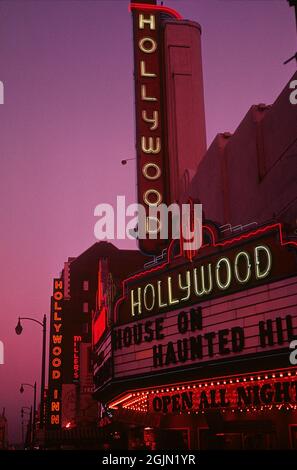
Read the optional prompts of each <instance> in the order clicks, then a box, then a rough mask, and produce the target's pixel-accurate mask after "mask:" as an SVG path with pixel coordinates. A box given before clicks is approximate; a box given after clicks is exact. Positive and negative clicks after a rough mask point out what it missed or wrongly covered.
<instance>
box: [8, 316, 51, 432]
mask: <svg viewBox="0 0 297 470" xmlns="http://www.w3.org/2000/svg"><path fill="white" fill-rule="evenodd" d="M21 320H30V321H34V322H35V323H38V325H40V326H42V360H41V382H40V428H43V426H44V387H45V352H46V351H45V349H46V315H43V320H42V322H40V321H38V320H35V318H30V317H19V321H18V323H17V326H16V327H15V332H16V334H17V335H20V334H21V333H22V331H23V327H22V324H21Z"/></svg>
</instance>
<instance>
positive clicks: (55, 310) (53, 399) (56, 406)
mask: <svg viewBox="0 0 297 470" xmlns="http://www.w3.org/2000/svg"><path fill="white" fill-rule="evenodd" d="M63 284H64V283H63V280H62V279H54V289H53V296H52V298H51V326H50V341H49V387H48V389H49V395H48V408H49V409H48V413H47V415H48V428H49V429H55V428H59V427H60V426H61V404H62V403H61V402H62V400H61V398H62V366H63V364H62V352H63V298H64V286H63Z"/></svg>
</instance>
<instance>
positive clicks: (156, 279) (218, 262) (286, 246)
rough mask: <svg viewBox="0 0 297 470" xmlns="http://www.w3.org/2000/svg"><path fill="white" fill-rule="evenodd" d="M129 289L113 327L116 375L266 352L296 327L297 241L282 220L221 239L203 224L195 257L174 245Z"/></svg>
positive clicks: (296, 330) (291, 335)
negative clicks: (189, 258)
mask: <svg viewBox="0 0 297 470" xmlns="http://www.w3.org/2000/svg"><path fill="white" fill-rule="evenodd" d="M123 292H124V295H123V297H122V299H120V301H119V302H118V310H117V326H116V327H115V328H114V329H113V332H112V345H113V364H114V376H115V377H116V378H118V379H120V378H124V377H129V376H130V377H132V376H135V375H139V376H143V377H144V376H148V375H149V374H152V373H154V372H157V371H162V370H166V371H169V370H170V369H174V370H176V369H181V368H184V367H185V366H187V365H190V366H191V367H193V366H195V365H199V364H201V363H205V362H208V363H209V362H211V361H218V360H220V359H225V358H233V357H242V356H248V355H254V354H261V353H265V354H266V353H267V351H273V350H275V349H279V348H281V347H289V343H290V341H291V340H292V339H293V338H294V337H295V335H296V334H297V262H296V242H295V241H293V240H286V239H285V237H284V235H283V232H282V228H281V226H280V225H279V224H274V225H270V226H266V227H262V228H261V229H258V230H256V231H253V232H249V233H245V234H242V235H241V236H238V237H236V238H230V239H227V240H226V239H225V240H222V241H220V239H219V236H218V233H217V234H216V233H215V230H214V227H212V226H210V225H209V226H205V227H204V246H203V248H202V249H201V250H200V253H199V254H198V256H197V257H196V258H195V259H194V260H193V262H192V263H189V262H186V261H185V260H184V258H183V257H182V256H181V254H180V255H179V256H175V257H174V256H173V255H172V254H170V253H169V259H168V261H167V262H166V263H164V264H163V265H162V266H160V267H157V268H155V269H154V270H151V271H150V272H148V273H146V272H144V273H141V274H139V275H136V276H134V277H132V278H130V279H128V280H127V281H126V283H124V287H123ZM129 320H130V321H129ZM131 320H134V321H132V322H131Z"/></svg>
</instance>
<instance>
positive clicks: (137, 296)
mask: <svg viewBox="0 0 297 470" xmlns="http://www.w3.org/2000/svg"><path fill="white" fill-rule="evenodd" d="M271 268H272V252H271V250H270V248H269V247H268V246H265V245H257V246H255V247H254V249H253V250H252V251H248V250H240V251H237V252H236V253H235V255H234V254H233V255H232V256H222V257H219V258H218V259H217V261H216V262H214V263H209V262H205V263H197V262H196V263H195V262H194V263H192V265H190V266H188V269H187V270H184V271H180V272H178V271H174V273H173V274H172V275H168V276H166V277H165V279H164V277H163V279H156V280H154V279H153V278H152V280H151V281H150V282H149V283H147V284H145V285H143V286H139V287H137V288H134V289H131V292H130V306H131V316H132V317H138V316H140V315H149V314H150V313H151V312H153V311H157V312H159V311H162V310H168V308H170V309H172V308H177V307H179V306H180V305H181V304H183V303H185V302H188V301H189V300H191V299H194V300H195V301H196V302H197V301H199V300H200V299H204V298H205V297H207V296H211V295H214V294H217V293H221V294H222V293H224V292H228V290H230V288H232V287H234V285H235V286H236V285H237V286H238V287H240V288H242V287H243V286H245V285H247V284H248V283H249V282H250V281H255V283H256V282H258V281H262V280H263V279H265V278H267V277H268V275H269V273H270V271H271Z"/></svg>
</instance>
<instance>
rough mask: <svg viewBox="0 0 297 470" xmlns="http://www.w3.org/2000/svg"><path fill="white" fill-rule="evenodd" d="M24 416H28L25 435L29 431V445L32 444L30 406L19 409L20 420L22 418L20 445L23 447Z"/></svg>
mask: <svg viewBox="0 0 297 470" xmlns="http://www.w3.org/2000/svg"><path fill="white" fill-rule="evenodd" d="M24 414H27V415H29V420H28V422H27V433H28V430H29V436H30V444H32V406H31V407H29V406H22V408H21V418H22V443H23V445H24V446H25V431H24V424H26V423H25V421H24Z"/></svg>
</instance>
